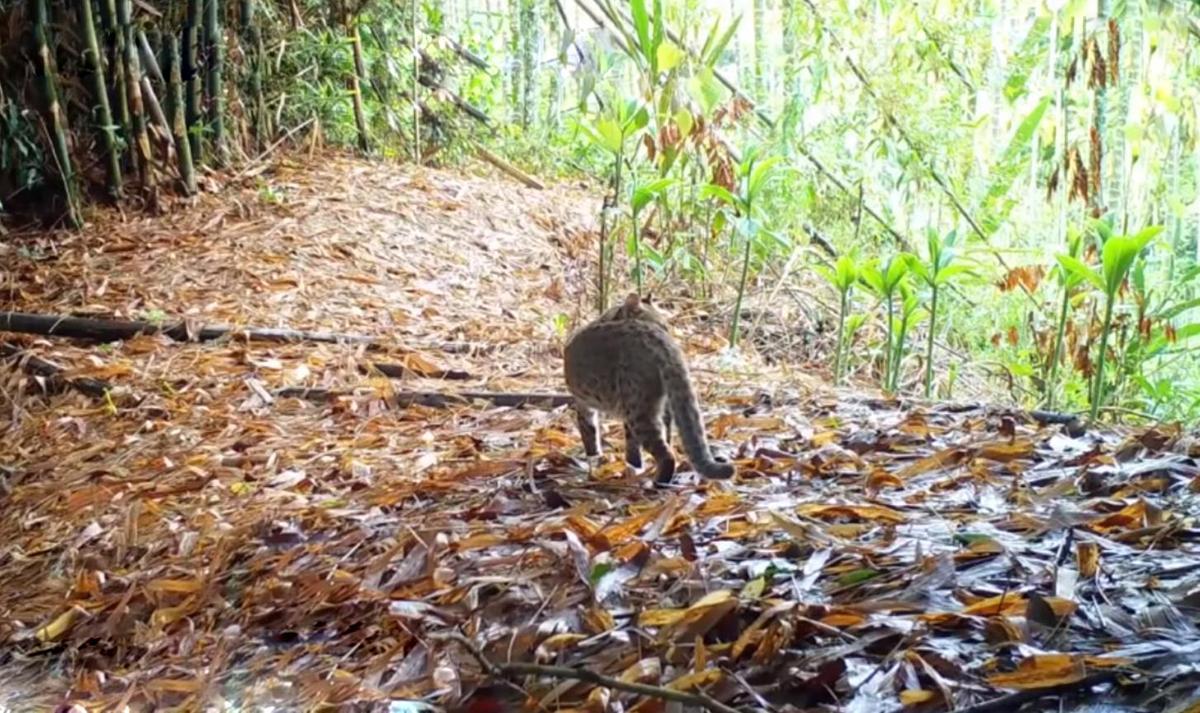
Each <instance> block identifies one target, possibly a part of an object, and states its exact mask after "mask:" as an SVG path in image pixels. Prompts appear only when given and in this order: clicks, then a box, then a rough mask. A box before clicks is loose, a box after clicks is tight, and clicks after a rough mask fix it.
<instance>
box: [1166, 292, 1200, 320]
mask: <svg viewBox="0 0 1200 713" xmlns="http://www.w3.org/2000/svg"><path fill="white" fill-rule="evenodd" d="M1196 307H1200V297H1196V298H1194V299H1190V300H1185V301H1183V302H1179V303H1177V304H1173V305H1171V306H1170V307H1164V308H1163V310H1162V311H1161V312H1159V315H1158V316H1159V318H1160V319H1174V318H1175V317H1178V316H1179V315H1181V314H1183V313H1184V312H1187V311H1188V310H1190V309H1194V308H1196Z"/></svg>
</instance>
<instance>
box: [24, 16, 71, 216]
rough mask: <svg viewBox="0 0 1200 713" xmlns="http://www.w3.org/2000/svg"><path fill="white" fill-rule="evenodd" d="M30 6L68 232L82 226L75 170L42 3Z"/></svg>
mask: <svg viewBox="0 0 1200 713" xmlns="http://www.w3.org/2000/svg"><path fill="white" fill-rule="evenodd" d="M30 4H31V5H32V6H33V7H32V8H31V9H32V10H33V37H34V43H35V44H36V47H37V54H38V58H39V59H40V61H39V62H38V67H37V71H38V75H39V78H40V79H41V80H42V94H43V98H44V99H45V101H46V116H47V118H48V119H49V121H48V123H49V124H50V128H51V131H52V132H53V136H52V138H53V144H54V158H55V160H56V161H57V162H58V172H59V175H60V176H61V177H62V184H63V196H64V197H65V198H66V200H67V216H66V217H67V223H68V224H70V226H71V227H72V228H79V227H81V226H82V225H83V218H82V217H81V213H80V210H79V194H78V192H77V191H76V187H75V170H74V168H73V166H72V164H71V152H70V148H69V144H68V143H67V136H68V134H69V133H70V131H71V129H70V126H68V124H67V115H66V113H65V112H64V111H63V110H62V106H61V105H60V104H59V103H58V81H57V79H56V77H55V69H54V56H53V55H52V54H51V53H50V40H49V32H48V31H47V26H48V25H49V24H50V23H49V16H48V11H47V9H46V0H31V2H30Z"/></svg>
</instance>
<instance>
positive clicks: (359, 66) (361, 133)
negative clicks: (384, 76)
mask: <svg viewBox="0 0 1200 713" xmlns="http://www.w3.org/2000/svg"><path fill="white" fill-rule="evenodd" d="M346 35H347V36H349V38H350V49H351V51H352V53H353V55H354V71H353V72H351V73H350V98H351V100H352V103H353V105H354V125H355V126H356V127H357V128H358V148H359V149H360V150H361V151H362V152H363V153H364V154H365V153H367V152H369V151H370V150H371V141H370V138H369V136H368V135H367V115H366V112H365V111H363V99H362V83H363V80H364V79H365V78H366V75H367V73H366V70H365V69H364V67H363V53H362V37H361V36H360V35H359V34H358V20H357V19H356V18H353V17H352V18H350V19H348V20H347V21H346Z"/></svg>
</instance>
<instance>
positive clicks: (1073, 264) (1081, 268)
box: [1054, 254, 1104, 290]
mask: <svg viewBox="0 0 1200 713" xmlns="http://www.w3.org/2000/svg"><path fill="white" fill-rule="evenodd" d="M1054 258H1055V259H1056V260H1058V264H1059V265H1062V268H1063V269H1064V270H1066V271H1067V274H1069V275H1074V276H1075V279H1076V281H1077V283H1078V282H1090V283H1092V284H1093V285H1095V287H1096V289H1098V290H1103V289H1104V278H1103V277H1102V276H1101V275H1100V273H1098V272H1096V271H1095V270H1093V269H1092V268H1090V267H1088V266H1087V265H1085V264H1084V263H1083V261H1082V260H1080V259H1079V258H1077V257H1075V256H1074V255H1061V254H1060V255H1055V256H1054Z"/></svg>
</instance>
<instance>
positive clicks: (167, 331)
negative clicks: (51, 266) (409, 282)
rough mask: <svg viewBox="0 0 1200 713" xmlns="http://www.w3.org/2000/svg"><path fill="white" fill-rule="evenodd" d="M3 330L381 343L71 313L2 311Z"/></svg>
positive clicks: (109, 337)
mask: <svg viewBox="0 0 1200 713" xmlns="http://www.w3.org/2000/svg"><path fill="white" fill-rule="evenodd" d="M0 331H3V332H19V333H22V334H40V335H43V336H48V337H67V338H71V339H91V340H94V341H98V342H116V341H122V340H125V339H132V338H133V337H136V336H139V335H143V334H162V335H165V336H167V337H170V338H171V339H173V340H175V341H178V342H186V341H197V342H208V341H212V340H214V339H220V338H221V337H224V336H226V335H236V336H242V337H245V338H246V339H248V340H250V341H256V342H325V343H331V344H341V343H346V344H368V345H374V344H377V343H378V342H377V340H376V339H375V338H373V337H369V336H366V335H362V334H339V333H336V332H307V331H301V330H294V329H273V328H257V329H255V328H245V329H243V328H240V327H229V326H199V327H196V328H194V329H192V330H190V331H189V327H188V325H187V323H185V322H177V323H174V324H170V325H164V324H155V323H153V322H144V321H139V320H128V319H92V318H89V317H71V316H67V315H47V314H31V313H27V312H0Z"/></svg>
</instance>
